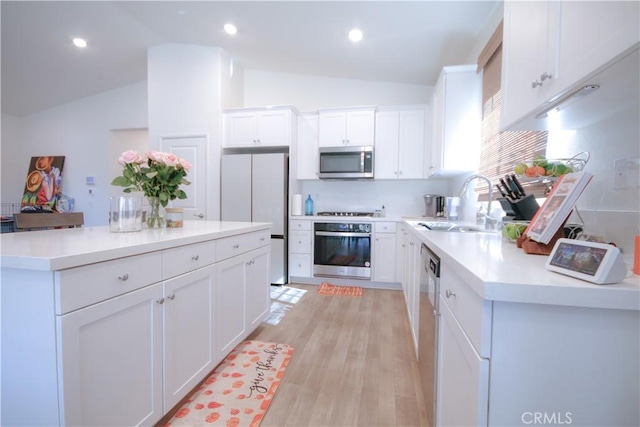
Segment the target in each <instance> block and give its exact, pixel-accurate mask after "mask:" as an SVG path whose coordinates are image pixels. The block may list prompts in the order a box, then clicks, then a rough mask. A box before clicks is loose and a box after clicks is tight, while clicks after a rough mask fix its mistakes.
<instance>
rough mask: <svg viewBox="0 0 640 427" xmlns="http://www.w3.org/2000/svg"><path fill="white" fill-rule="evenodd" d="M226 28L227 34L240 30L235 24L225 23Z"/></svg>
mask: <svg viewBox="0 0 640 427" xmlns="http://www.w3.org/2000/svg"><path fill="white" fill-rule="evenodd" d="M224 30H225V31H226V32H227V34H235V33H237V32H238V29H237V28H236V26H235V25H233V24H224Z"/></svg>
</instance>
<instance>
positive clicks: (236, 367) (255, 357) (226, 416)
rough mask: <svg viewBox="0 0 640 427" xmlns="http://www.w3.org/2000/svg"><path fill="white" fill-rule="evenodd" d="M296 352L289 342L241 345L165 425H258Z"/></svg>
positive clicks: (258, 342) (257, 342)
mask: <svg viewBox="0 0 640 427" xmlns="http://www.w3.org/2000/svg"><path fill="white" fill-rule="evenodd" d="M292 354H293V347H291V346H290V345H288V344H275V343H267V342H260V341H245V342H243V343H240V344H238V346H237V347H236V348H234V349H233V351H231V353H229V355H228V356H227V357H226V359H224V361H223V362H222V363H221V364H220V365H218V367H217V368H216V369H215V370H214V371H213V372H212V373H211V375H210V376H209V378H207V379H206V380H205V381H204V383H203V384H202V385H201V386H200V387H198V388H197V389H196V391H195V392H194V393H193V395H192V396H191V397H190V398H189V400H188V401H187V402H186V403H185V404H184V405H183V406H182V408H180V409H179V410H178V411H177V412H176V414H175V415H174V416H173V417H172V418H171V419H170V420H169V422H168V423H167V424H165V427H169V426H171V427H175V426H190V427H195V426H225V427H226V426H229V427H231V426H233V427H236V426H237V427H245V426H246V427H248V426H251V427H256V426H258V425H259V424H260V421H262V418H263V417H264V414H265V412H266V411H267V408H268V407H269V404H270V403H271V400H272V399H273V396H274V394H275V392H276V389H277V388H278V385H280V381H281V380H282V376H283V375H284V371H285V369H286V368H287V365H288V364H289V361H290V360H291V355H292Z"/></svg>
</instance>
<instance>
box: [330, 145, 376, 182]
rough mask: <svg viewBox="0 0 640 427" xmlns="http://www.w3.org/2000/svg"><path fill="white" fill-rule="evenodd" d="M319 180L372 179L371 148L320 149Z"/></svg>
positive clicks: (367, 146) (368, 146)
mask: <svg viewBox="0 0 640 427" xmlns="http://www.w3.org/2000/svg"><path fill="white" fill-rule="evenodd" d="M319 157H320V168H319V172H318V178H321V179H373V146H370V145H366V146H358V147H351V146H344V147H320V150H319Z"/></svg>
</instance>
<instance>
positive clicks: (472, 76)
mask: <svg viewBox="0 0 640 427" xmlns="http://www.w3.org/2000/svg"><path fill="white" fill-rule="evenodd" d="M431 118H432V120H431V127H432V140H431V149H430V150H429V154H430V155H429V156H427V165H428V170H427V175H428V176H430V177H446V176H453V175H457V174H460V173H465V172H470V171H475V170H477V168H478V165H479V162H480V137H481V120H482V81H481V78H480V76H479V75H478V74H477V73H476V66H475V65H459V66H452V67H444V68H443V69H442V72H441V73H440V77H439V78H438V81H437V83H436V86H435V88H434V91H433V96H432V99H431Z"/></svg>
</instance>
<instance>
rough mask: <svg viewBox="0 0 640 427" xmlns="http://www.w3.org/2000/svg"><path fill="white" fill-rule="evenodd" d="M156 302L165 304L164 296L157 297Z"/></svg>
mask: <svg viewBox="0 0 640 427" xmlns="http://www.w3.org/2000/svg"><path fill="white" fill-rule="evenodd" d="M156 302H157V303H158V304H164V298H160V299H157V300H156Z"/></svg>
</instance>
